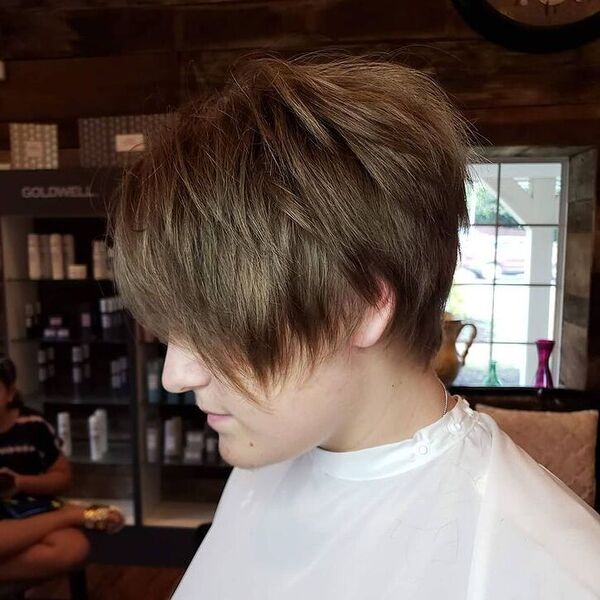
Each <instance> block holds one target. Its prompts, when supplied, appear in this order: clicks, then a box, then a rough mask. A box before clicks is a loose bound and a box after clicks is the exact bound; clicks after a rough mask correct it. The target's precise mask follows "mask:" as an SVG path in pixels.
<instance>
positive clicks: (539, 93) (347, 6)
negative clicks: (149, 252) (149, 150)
mask: <svg viewBox="0 0 600 600" xmlns="http://www.w3.org/2000/svg"><path fill="white" fill-rule="evenodd" d="M31 4H32V3H31V2H19V1H17V0H12V2H10V1H9V2H5V3H3V6H8V7H7V8H4V9H1V10H0V53H2V58H4V59H5V60H6V70H7V79H6V81H5V82H0V160H2V157H3V156H4V157H6V152H7V150H8V127H7V124H8V122H10V121H27V120H35V121H42V122H43V121H45V120H47V121H50V122H58V123H59V124H60V140H59V143H60V146H61V149H62V152H61V160H62V163H63V164H69V163H73V162H76V160H77V155H76V151H75V150H74V149H76V148H77V144H78V142H77V127H76V119H77V117H80V116H99V115H117V114H128V113H143V112H154V111H165V110H168V109H169V108H172V107H175V106H177V104H178V103H180V102H181V101H183V100H185V98H187V97H188V96H189V95H190V94H194V93H197V92H204V91H207V90H210V89H212V88H214V87H215V86H218V85H219V84H220V82H222V80H223V79H224V77H225V75H226V73H227V70H228V68H229V67H230V65H231V64H232V63H233V62H234V61H235V60H237V59H239V57H241V56H243V55H246V54H248V53H251V52H254V51H260V52H262V51H267V52H269V51H276V52H280V53H283V54H284V55H288V54H296V53H300V52H305V51H310V50H315V49H322V48H336V49H341V50H348V51H351V52H365V51H392V52H395V53H397V54H398V59H399V60H403V61H404V62H405V63H407V64H410V65H413V66H416V67H419V68H421V69H424V70H426V71H427V72H429V73H431V74H432V75H433V76H434V77H435V78H436V79H437V80H438V81H439V82H440V83H441V84H442V85H443V87H444V88H445V89H446V90H447V92H448V93H449V95H450V96H451V98H452V99H453V100H454V101H455V102H456V104H457V105H458V106H459V107H460V108H461V110H462V111H463V112H464V114H465V115H466V116H467V118H468V119H469V120H470V121H471V122H472V123H473V124H474V126H475V128H476V130H477V132H478V134H479V135H480V136H481V142H482V143H486V144H492V145H501V146H512V147H515V146H517V147H518V146H531V145H547V146H593V145H595V144H597V143H598V139H600V42H594V43H592V44H588V45H587V46H583V47H580V48H578V49H576V50H571V51H567V52H561V53H554V54H545V55H542V54H540V55H531V54H521V53H517V52H512V51H509V50H506V49H504V48H502V47H499V46H496V45H494V44H492V43H490V42H488V41H486V40H484V39H482V38H481V36H479V35H478V34H477V33H475V32H474V31H473V30H471V29H470V28H469V27H468V26H467V25H466V24H465V23H464V22H463V21H462V19H461V18H460V16H459V15H458V14H457V13H456V11H455V9H454V7H453V5H452V3H451V0H419V2H410V1H409V0H368V1H367V0H271V1H266V0H263V1H243V0H207V1H204V2H195V3H194V2H188V3H177V4H175V3H173V2H170V1H169V0H164V1H163V2H150V1H146V2H144V0H138V1H136V2H133V1H132V2H126V1H120V2H119V1H117V0H88V1H79V2H77V1H76V0H71V1H68V2H67V1H65V2H64V3H62V4H63V5H64V6H65V8H60V6H61V2H60V1H59V0H55V1H54V2H53V3H52V6H53V8H52V9H38V8H27V7H28V6H31ZM67 6H68V7H67ZM3 151H4V152H3ZM596 156H597V155H596ZM597 161H598V159H597V158H596V166H597ZM597 198H598V194H597V185H596V186H595V187H594V189H593V193H592V196H591V197H589V198H588V200H589V201H592V202H593V204H594V209H595V208H596V203H597ZM594 212H595V215H598V214H599V211H597V210H595V211H594ZM590 226H591V228H592V229H591V236H590V237H591V243H592V246H593V249H592V261H591V262H592V265H593V268H592V272H591V273H585V274H584V275H582V276H583V277H586V278H588V277H589V278H591V279H590V281H589V282H586V283H590V282H591V283H590V284H589V286H588V287H589V289H590V290H591V291H590V294H589V298H587V305H586V306H587V308H585V307H584V311H588V313H587V314H584V317H585V318H586V320H587V322H588V323H589V324H590V335H589V337H587V338H586V339H585V340H583V341H581V342H574V343H575V344H578V343H582V344H584V345H585V346H586V348H585V351H583V352H581V356H582V357H583V358H582V359H581V360H585V361H587V364H586V366H585V368H584V369H583V370H581V372H580V376H579V379H580V380H581V381H582V385H585V386H587V387H593V388H600V368H598V367H599V366H600V236H599V235H598V233H599V232H600V217H598V216H596V222H594V223H593V224H590ZM579 350H580V348H579ZM578 360H579V358H578Z"/></svg>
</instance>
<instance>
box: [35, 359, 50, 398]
mask: <svg viewBox="0 0 600 600" xmlns="http://www.w3.org/2000/svg"><path fill="white" fill-rule="evenodd" d="M37 356H38V358H37V362H38V384H39V390H40V393H41V394H42V395H44V396H45V395H47V394H48V366H47V364H46V351H45V350H43V349H42V348H40V349H39V350H38V355H37Z"/></svg>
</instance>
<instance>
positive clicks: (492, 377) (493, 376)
mask: <svg viewBox="0 0 600 600" xmlns="http://www.w3.org/2000/svg"><path fill="white" fill-rule="evenodd" d="M483 385H484V386H485V387H499V386H501V385H502V382H501V381H500V378H499V377H498V372H497V362H496V361H495V360H490V366H489V367H488V374H487V375H486V377H485V379H484V380H483Z"/></svg>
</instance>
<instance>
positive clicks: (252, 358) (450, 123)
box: [109, 57, 469, 390]
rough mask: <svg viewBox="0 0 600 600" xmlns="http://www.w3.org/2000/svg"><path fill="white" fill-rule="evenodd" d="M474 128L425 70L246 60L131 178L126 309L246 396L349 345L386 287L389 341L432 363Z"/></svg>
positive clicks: (161, 136) (121, 227) (125, 198)
mask: <svg viewBox="0 0 600 600" xmlns="http://www.w3.org/2000/svg"><path fill="white" fill-rule="evenodd" d="M468 133H469V130H468V127H467V126H466V124H465V121H464V120H463V119H462V118H461V117H460V116H459V115H458V113H457V112H456V111H455V110H454V109H453V108H452V107H451V105H450V103H449V102H448V100H447V98H446V96H445V94H444V93H443V92H442V91H441V89H440V88H439V87H438V86H437V85H436V84H435V83H433V82H432V81H431V80H430V79H429V78H428V77H427V76H426V75H425V74H423V73H421V72H419V71H416V70H413V69H411V68H408V67H405V66H401V65H399V64H395V63H393V62H390V61H387V60H381V59H365V58H349V57H342V58H340V57H337V58H334V59H331V58H323V57H321V59H318V58H316V59H315V57H312V58H310V59H306V58H303V59H296V60H282V59H278V58H272V57H269V58H253V59H247V60H246V61H244V62H243V63H241V64H240V65H238V66H237V67H236V68H235V70H234V72H233V73H232V74H231V76H230V78H229V81H228V82H227V84H226V85H225V87H224V89H223V90H222V91H221V92H220V93H216V94H214V95H212V96H210V97H209V98H206V97H204V98H197V99H193V100H191V101H188V102H187V103H186V104H185V105H184V106H183V107H182V108H181V109H179V110H178V111H177V113H176V114H175V115H174V119H173V121H172V122H171V123H170V124H169V125H168V126H166V127H164V128H163V129H161V130H160V132H159V133H158V134H156V135H155V136H154V137H153V138H152V139H151V140H150V141H149V142H148V143H147V146H146V151H145V152H144V154H143V155H142V156H141V157H140V158H139V159H138V160H137V162H136V163H134V164H133V165H132V166H131V167H130V168H129V169H128V170H127V172H126V173H125V174H124V177H123V179H122V184H121V186H120V187H119V191H118V193H117V194H116V196H115V199H114V206H113V207H112V211H111V219H110V230H109V232H110V236H111V237H112V240H113V243H114V268H115V278H116V281H117V285H118V289H119V290H120V293H121V295H122V297H123V300H124V302H125V305H126V306H127V307H128V308H129V310H130V311H131V312H132V314H133V316H134V317H135V318H136V319H137V320H138V321H139V322H141V324H143V325H144V326H145V327H147V328H148V329H150V330H151V331H153V332H154V333H156V335H157V336H158V337H159V338H160V339H162V340H163V341H166V340H169V341H171V342H175V343H178V344H179V345H184V346H186V347H187V348H189V349H191V350H193V352H194V353H196V355H197V356H198V357H199V358H201V359H202V360H203V361H205V363H206V365H207V368H209V369H210V370H211V372H213V374H214V375H215V376H216V377H217V378H219V379H221V380H222V381H226V382H229V383H231V384H233V385H234V386H235V387H238V388H239V389H246V390H247V387H246V386H245V384H244V383H242V382H243V381H249V379H248V378H251V380H252V381H253V382H258V383H260V384H262V385H270V384H272V383H273V381H275V380H278V379H279V378H280V377H285V376H286V375H288V374H289V373H290V367H291V366H292V365H297V364H298V362H299V361H303V362H302V363H301V364H303V365H304V366H306V367H309V368H310V366H311V365H312V366H314V365H315V364H316V363H317V362H318V361H319V360H320V359H321V357H325V356H327V355H328V353H330V352H332V351H335V349H336V348H339V347H340V346H339V344H341V343H343V341H344V340H346V341H347V340H348V336H350V335H351V334H352V332H353V331H355V330H356V327H357V326H358V324H359V323H360V322H361V316H362V315H363V314H364V311H365V309H366V308H367V307H368V306H377V305H378V303H379V302H381V298H382V290H383V289H385V290H387V293H388V297H392V298H393V306H394V308H393V316H392V319H391V322H390V324H389V326H388V328H387V330H386V333H385V340H388V339H389V340H392V339H394V338H397V339H398V340H400V341H401V343H402V344H403V347H404V348H405V350H406V351H407V352H408V353H409V354H410V356H411V358H413V359H415V360H416V361H418V362H419V363H420V364H422V365H423V366H426V365H428V364H430V361H431V359H432V358H433V357H434V356H435V354H436V351H437V349H438V347H439V344H440V340H441V318H442V314H443V310H444V306H445V302H446V298H447V295H448V293H449V290H450V286H451V283H452V278H453V274H454V270H455V267H456V262H457V256H458V250H459V246H458V242H459V230H460V229H461V227H466V225H467V223H468V213H467V208H466V202H465V182H466V180H467V179H468V174H467V155H468V152H469V145H468V143H469V140H468ZM390 292H391V294H390Z"/></svg>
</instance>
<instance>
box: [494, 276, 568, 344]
mask: <svg viewBox="0 0 600 600" xmlns="http://www.w3.org/2000/svg"><path fill="white" fill-rule="evenodd" d="M555 300H556V288H555V287H554V286H536V287H528V286H521V285H496V287H495V297H494V334H493V341H494V342H535V340H537V339H540V338H549V339H552V338H553V337H554V302H555Z"/></svg>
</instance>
